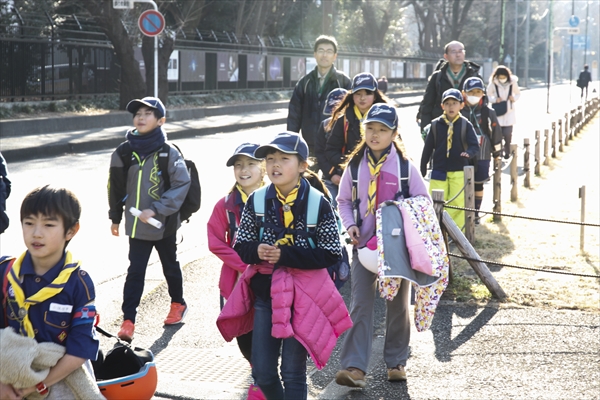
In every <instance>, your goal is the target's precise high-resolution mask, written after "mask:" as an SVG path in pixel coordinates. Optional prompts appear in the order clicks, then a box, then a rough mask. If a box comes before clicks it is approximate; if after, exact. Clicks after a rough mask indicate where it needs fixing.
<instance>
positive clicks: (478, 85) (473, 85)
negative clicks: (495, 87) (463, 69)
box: [463, 76, 485, 92]
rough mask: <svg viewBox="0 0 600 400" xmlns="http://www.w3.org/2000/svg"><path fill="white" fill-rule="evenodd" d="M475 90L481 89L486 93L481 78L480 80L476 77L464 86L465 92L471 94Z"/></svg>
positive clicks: (467, 81) (468, 80)
mask: <svg viewBox="0 0 600 400" xmlns="http://www.w3.org/2000/svg"><path fill="white" fill-rule="evenodd" d="M474 89H481V90H483V91H484V92H485V87H484V86H483V81H482V80H481V78H478V77H476V76H472V77H470V78H469V79H467V80H466V81H465V83H464V84H463V90H464V91H465V92H470V91H471V90H474Z"/></svg>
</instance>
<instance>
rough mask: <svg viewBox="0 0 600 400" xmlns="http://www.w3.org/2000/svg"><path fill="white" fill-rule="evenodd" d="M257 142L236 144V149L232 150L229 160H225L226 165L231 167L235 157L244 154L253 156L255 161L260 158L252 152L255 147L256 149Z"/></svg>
mask: <svg viewBox="0 0 600 400" xmlns="http://www.w3.org/2000/svg"><path fill="white" fill-rule="evenodd" d="M258 146H260V145H258V144H255V143H242V144H240V145H239V146H238V148H237V149H235V151H234V152H233V155H232V156H231V157H229V160H227V166H228V167H231V166H232V165H233V164H235V159H236V158H237V156H246V157H250V158H253V159H255V160H257V161H260V160H262V158H258V157H256V156H255V155H254V152H255V151H256V149H258Z"/></svg>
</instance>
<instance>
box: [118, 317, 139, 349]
mask: <svg viewBox="0 0 600 400" xmlns="http://www.w3.org/2000/svg"><path fill="white" fill-rule="evenodd" d="M133 331H135V325H134V324H133V322H131V320H128V319H126V320H125V321H123V323H122V324H121V329H120V330H119V333H117V336H118V337H119V339H121V340H124V341H126V342H128V343H131V340H132V339H133Z"/></svg>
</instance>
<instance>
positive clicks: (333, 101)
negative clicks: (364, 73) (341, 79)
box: [323, 88, 348, 115]
mask: <svg viewBox="0 0 600 400" xmlns="http://www.w3.org/2000/svg"><path fill="white" fill-rule="evenodd" d="M346 93H348V91H347V90H346V89H344V88H335V89H333V90H332V91H331V92H329V94H328V95H327V103H325V108H324V109H323V114H325V115H331V114H332V113H333V109H334V108H335V107H336V106H337V105H338V104H340V102H341V101H342V100H343V99H344V97H345V96H346Z"/></svg>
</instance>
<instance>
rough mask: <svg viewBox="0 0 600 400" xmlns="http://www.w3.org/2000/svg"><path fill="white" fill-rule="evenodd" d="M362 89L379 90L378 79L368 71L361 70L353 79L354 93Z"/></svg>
mask: <svg viewBox="0 0 600 400" xmlns="http://www.w3.org/2000/svg"><path fill="white" fill-rule="evenodd" d="M361 89H365V90H370V91H372V92H374V91H376V90H377V79H375V77H374V76H373V74H370V73H368V72H361V73H360V74H357V75H355V76H354V78H353V79H352V93H356V92H358V91H359V90H361Z"/></svg>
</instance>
